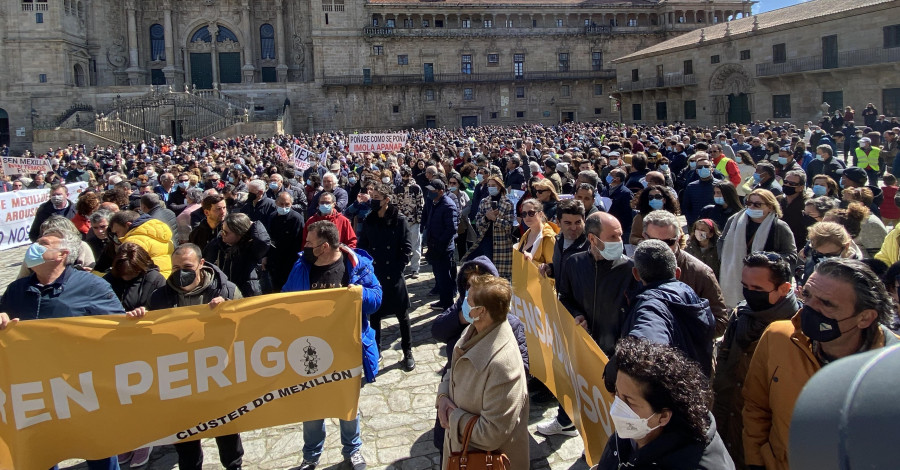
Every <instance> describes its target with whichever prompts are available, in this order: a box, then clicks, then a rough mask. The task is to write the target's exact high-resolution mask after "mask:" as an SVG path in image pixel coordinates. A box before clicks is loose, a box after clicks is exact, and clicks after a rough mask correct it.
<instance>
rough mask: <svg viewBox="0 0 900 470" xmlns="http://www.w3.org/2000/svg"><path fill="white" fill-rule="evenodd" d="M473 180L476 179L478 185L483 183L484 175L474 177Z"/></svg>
mask: <svg viewBox="0 0 900 470" xmlns="http://www.w3.org/2000/svg"><path fill="white" fill-rule="evenodd" d="M475 179H477V180H478V182H479V183H480V182H482V181H484V175H481V174H479V175H475Z"/></svg>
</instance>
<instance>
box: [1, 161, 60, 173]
mask: <svg viewBox="0 0 900 470" xmlns="http://www.w3.org/2000/svg"><path fill="white" fill-rule="evenodd" d="M2 161H3V174H4V175H7V176H12V175H30V174H33V173H40V172H42V171H43V172H44V173H47V172H49V171H53V168H52V167H50V161H48V160H45V159H43V158H26V157H2Z"/></svg>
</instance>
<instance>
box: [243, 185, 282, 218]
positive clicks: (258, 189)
mask: <svg viewBox="0 0 900 470" xmlns="http://www.w3.org/2000/svg"><path fill="white" fill-rule="evenodd" d="M241 212H242V213H244V214H247V216H248V217H250V220H252V221H254V222H262V224H263V225H265V226H266V227H268V226H269V224H270V223H271V222H272V218H273V217H275V214H276V209H275V201H273V200H272V198H270V197H268V196H266V183H265V181H263V180H261V179H255V180H251V181H250V183H249V184H247V202H246V203H245V204H244V207H241Z"/></svg>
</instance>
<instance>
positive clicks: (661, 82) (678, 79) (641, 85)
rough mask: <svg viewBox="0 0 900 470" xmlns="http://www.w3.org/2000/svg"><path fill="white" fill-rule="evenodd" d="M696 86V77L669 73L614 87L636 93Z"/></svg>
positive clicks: (618, 84) (620, 83) (621, 83)
mask: <svg viewBox="0 0 900 470" xmlns="http://www.w3.org/2000/svg"><path fill="white" fill-rule="evenodd" d="M696 84H697V77H696V76H695V75H694V74H691V75H684V74H681V73H671V74H667V75H665V76H663V77H652V78H645V79H643V80H638V81H636V82H619V83H617V84H616V87H617V88H618V90H619V91H638V90H650V89H654V88H674V87H684V86H691V85H696Z"/></svg>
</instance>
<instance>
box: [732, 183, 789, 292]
mask: <svg viewBox="0 0 900 470" xmlns="http://www.w3.org/2000/svg"><path fill="white" fill-rule="evenodd" d="M745 202H746V209H744V210H743V211H741V212H738V213H737V214H734V215H733V216H731V218H729V219H728V222H726V223H725V228H724V229H723V230H722V236H721V237H719V242H718V243H717V244H716V249H717V250H718V252H719V259H720V261H721V272H720V276H719V284H720V285H721V287H722V294H723V295H724V296H725V305H727V306H729V307H734V306H736V305H737V304H738V303H739V302H740V301H741V300H744V294H743V287H742V285H741V272H742V270H743V259H744V257H745V256H747V254H749V253H753V252H756V251H769V252H773V253H778V254H779V255H781V256H782V257H783V258H784V259H785V261H787V262H788V264H790V265H791V269H793V268H794V266H796V264H797V247H796V245H795V244H794V234H793V232H791V228H790V227H788V224H787V223H786V222H785V221H783V220H781V217H782V215H781V205H780V204H779V203H778V200H777V199H775V195H774V194H772V192H771V191H769V190H767V189H755V190H753V191H752V192H751V193H750V194H749V195H748V196H747V199H746V201H745Z"/></svg>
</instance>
